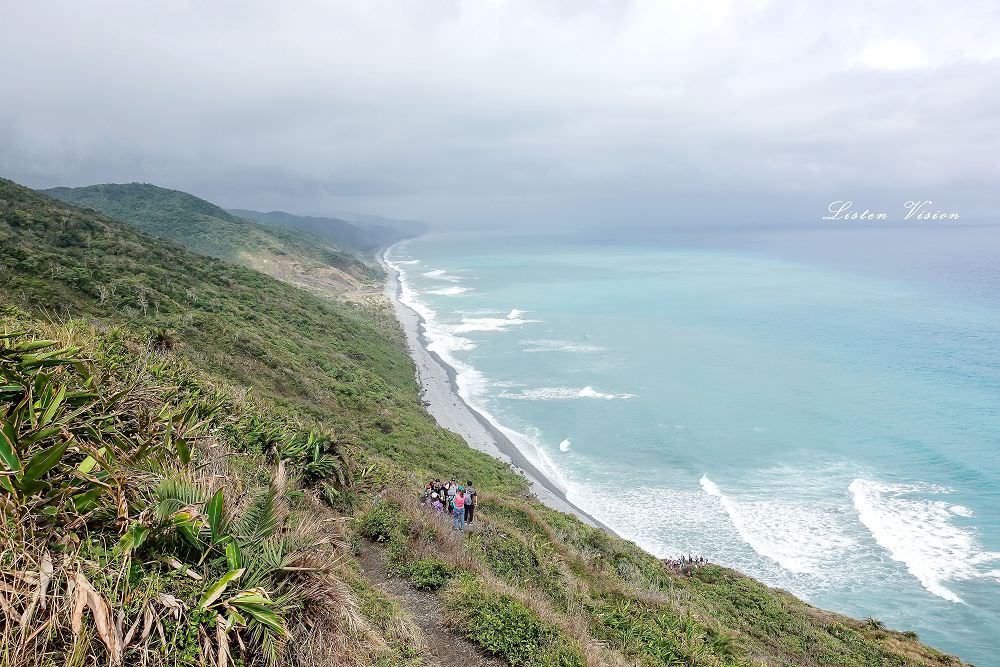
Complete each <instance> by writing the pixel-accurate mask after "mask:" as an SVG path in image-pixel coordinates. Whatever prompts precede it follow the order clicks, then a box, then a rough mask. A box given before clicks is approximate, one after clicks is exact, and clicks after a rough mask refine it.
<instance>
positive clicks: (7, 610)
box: [0, 590, 17, 621]
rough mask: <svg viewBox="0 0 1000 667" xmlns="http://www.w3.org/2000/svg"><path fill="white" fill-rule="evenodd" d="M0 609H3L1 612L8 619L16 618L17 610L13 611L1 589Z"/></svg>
mask: <svg viewBox="0 0 1000 667" xmlns="http://www.w3.org/2000/svg"><path fill="white" fill-rule="evenodd" d="M0 609H3V614H4V616H6V617H7V620H8V621H13V620H14V619H15V618H17V612H16V611H14V608H13V607H11V606H10V603H9V602H7V596H6V595H4V594H3V591H2V590H0Z"/></svg>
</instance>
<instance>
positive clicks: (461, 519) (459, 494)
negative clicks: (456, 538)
mask: <svg viewBox="0 0 1000 667" xmlns="http://www.w3.org/2000/svg"><path fill="white" fill-rule="evenodd" d="M463 488H464V487H461V486H460V487H458V490H457V491H456V492H455V500H454V506H455V509H454V510H453V511H452V520H451V529H452V530H465V491H464V490H463Z"/></svg>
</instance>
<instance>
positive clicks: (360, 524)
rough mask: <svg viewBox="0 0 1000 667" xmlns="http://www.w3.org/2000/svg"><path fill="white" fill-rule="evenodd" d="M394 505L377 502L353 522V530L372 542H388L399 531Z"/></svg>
mask: <svg viewBox="0 0 1000 667" xmlns="http://www.w3.org/2000/svg"><path fill="white" fill-rule="evenodd" d="M401 511H402V510H401V509H400V507H399V506H398V505H396V504H395V503H390V502H385V501H378V502H376V503H375V504H374V505H372V506H371V507H370V508H369V509H368V510H367V511H366V512H364V513H362V514H361V515H360V516H358V517H357V518H356V519H355V520H354V528H355V530H357V531H358V534H359V535H361V536H362V537H366V538H368V539H369V540H372V541H373V542H388V541H389V540H391V539H392V536H393V534H394V533H396V532H397V531H398V530H399V529H400V512H401Z"/></svg>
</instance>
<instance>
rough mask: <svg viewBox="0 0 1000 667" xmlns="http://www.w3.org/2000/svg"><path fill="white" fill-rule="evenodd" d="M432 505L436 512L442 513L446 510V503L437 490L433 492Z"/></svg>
mask: <svg viewBox="0 0 1000 667" xmlns="http://www.w3.org/2000/svg"><path fill="white" fill-rule="evenodd" d="M431 507H433V508H434V513H435V514H441V513H442V512H444V505H443V504H442V503H441V496H439V495H438V494H437V492H436V491H435V492H433V493H431Z"/></svg>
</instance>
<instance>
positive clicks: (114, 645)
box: [76, 572, 122, 665]
mask: <svg viewBox="0 0 1000 667" xmlns="http://www.w3.org/2000/svg"><path fill="white" fill-rule="evenodd" d="M76 585H77V587H78V588H79V589H80V590H81V591H82V592H84V593H85V594H86V596H87V606H88V607H90V613H91V614H92V615H93V617H94V625H96V626H97V634H98V636H100V638H101V641H103V642H104V645H105V646H106V647H107V649H108V658H109V661H110V664H112V665H120V664H121V661H122V640H121V636H119V635H118V633H117V630H116V628H115V625H114V623H113V622H112V620H111V609H110V608H109V607H108V603H107V602H105V600H104V598H102V597H101V594H100V593H98V592H97V591H96V590H95V589H94V587H93V586H91V584H90V582H89V581H87V578H86V577H85V576H83V573H82V572H77V573H76Z"/></svg>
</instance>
